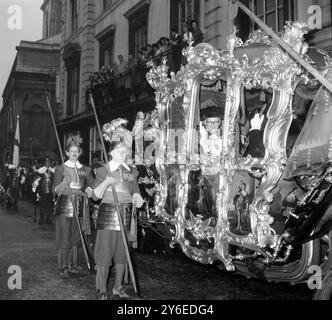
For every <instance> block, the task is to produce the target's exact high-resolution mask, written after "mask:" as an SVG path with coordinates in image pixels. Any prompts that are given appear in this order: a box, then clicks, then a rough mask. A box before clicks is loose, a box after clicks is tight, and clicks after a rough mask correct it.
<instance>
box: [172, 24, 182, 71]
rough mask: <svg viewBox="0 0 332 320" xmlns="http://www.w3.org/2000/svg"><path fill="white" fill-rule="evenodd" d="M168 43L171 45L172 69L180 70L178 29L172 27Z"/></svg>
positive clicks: (180, 49) (180, 40)
mask: <svg viewBox="0 0 332 320" xmlns="http://www.w3.org/2000/svg"><path fill="white" fill-rule="evenodd" d="M170 44H171V45H172V49H173V50H172V61H173V70H172V71H174V72H177V71H179V70H180V67H181V61H182V36H181V35H180V34H179V33H178V30H177V29H175V28H173V29H172V31H171V40H170Z"/></svg>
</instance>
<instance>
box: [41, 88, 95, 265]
mask: <svg viewBox="0 0 332 320" xmlns="http://www.w3.org/2000/svg"><path fill="white" fill-rule="evenodd" d="M45 96H46V101H47V106H48V109H49V111H50V115H51V119H52V124H53V127H54V132H55V136H56V140H57V142H58V147H59V152H60V157H61V162H62V163H63V164H64V156H63V152H62V148H61V144H60V139H59V135H58V131H57V128H56V124H55V120H54V116H53V111H52V108H51V103H50V100H49V97H48V93H47V91H45ZM64 174H65V175H66V176H67V177H68V178H69V181H70V177H69V175H68V172H67V171H66V169H65V168H64ZM67 189H68V193H69V197H70V200H71V203H72V205H73V211H74V216H75V219H76V222H77V227H78V230H79V234H80V239H81V242H82V247H83V251H84V257H85V260H86V264H87V266H88V269H89V270H91V266H90V261H89V257H88V251H87V248H86V244H85V241H84V237H83V232H82V227H81V224H80V220H79V218H78V212H77V207H76V204H75V201H74V196H73V193H72V191H71V188H70V183H69V182H67Z"/></svg>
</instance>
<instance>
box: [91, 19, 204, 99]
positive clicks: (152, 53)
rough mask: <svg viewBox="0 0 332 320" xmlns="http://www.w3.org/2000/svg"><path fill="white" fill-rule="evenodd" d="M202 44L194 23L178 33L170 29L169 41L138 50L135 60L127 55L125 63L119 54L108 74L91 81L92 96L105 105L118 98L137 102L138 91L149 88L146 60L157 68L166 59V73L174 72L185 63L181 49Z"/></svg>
mask: <svg viewBox="0 0 332 320" xmlns="http://www.w3.org/2000/svg"><path fill="white" fill-rule="evenodd" d="M202 41H203V33H202V32H201V30H200V29H199V26H198V23H197V21H196V20H192V21H191V22H190V23H188V22H184V23H183V24H182V32H181V33H179V32H178V30H177V29H175V28H173V29H172V30H171V34H170V37H169V38H168V37H161V38H160V39H159V40H158V41H157V42H155V43H153V44H147V45H146V46H144V47H142V48H140V50H139V52H138V54H137V56H136V57H134V56H133V55H131V54H129V55H128V59H127V60H126V59H125V58H124V56H123V55H122V54H119V55H118V57H117V61H114V62H113V63H112V64H111V65H110V74H109V75H107V76H105V75H100V74H99V75H97V76H96V79H95V78H93V80H92V82H93V83H95V84H97V85H96V86H95V85H92V86H93V87H95V90H94V91H95V93H96V94H94V96H95V97H96V99H102V100H103V101H100V102H98V103H101V104H108V103H110V102H111V101H114V100H119V99H120V100H122V99H129V100H130V101H134V100H135V99H137V95H138V92H140V91H142V88H145V87H148V84H147V81H146V72H147V63H148V62H149V61H153V62H154V63H155V64H157V65H158V64H160V62H161V59H162V58H163V57H166V58H167V64H168V66H169V71H170V72H171V71H173V72H177V71H178V70H179V69H180V68H181V65H184V64H186V60H185V57H183V55H182V51H183V49H185V48H187V47H188V46H189V44H190V43H192V44H193V46H196V45H197V44H199V43H201V42H202ZM102 79H106V80H107V88H106V87H105V88H103V85H102V83H103V82H104V81H103V80H102ZM100 83H101V84H100ZM98 84H100V85H98ZM105 84H106V83H105ZM105 90H106V91H107V92H106V91H105Z"/></svg>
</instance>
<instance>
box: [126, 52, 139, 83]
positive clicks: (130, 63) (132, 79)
mask: <svg viewBox="0 0 332 320" xmlns="http://www.w3.org/2000/svg"><path fill="white" fill-rule="evenodd" d="M136 66H137V60H136V59H135V58H134V57H133V55H132V54H129V55H128V65H127V67H128V71H129V73H128V77H127V80H126V88H128V89H133V87H134V85H135V68H136Z"/></svg>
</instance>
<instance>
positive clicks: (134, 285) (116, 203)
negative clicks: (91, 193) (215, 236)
mask: <svg viewBox="0 0 332 320" xmlns="http://www.w3.org/2000/svg"><path fill="white" fill-rule="evenodd" d="M89 96H90V100H91V105H92V109H93V113H94V116H95V119H96V124H97V128H98V132H99V137H100V141H101V145H102V148H103V152H104V157H105V161H106V163H107V161H108V156H107V152H106V147H105V143H104V139H103V135H102V132H101V128H100V122H99V118H98V115H97V110H96V105H95V101H94V99H93V96H92V93H91V91H90V92H89ZM111 188H112V194H113V199H114V204H115V207H116V212H117V215H118V220H119V223H120V231H121V235H122V240H123V244H124V247H125V252H126V258H127V263H128V267H129V273H130V278H131V281H132V283H133V287H134V290H135V292H136V294H138V295H139V292H138V289H137V283H136V278H135V272H134V268H133V264H132V261H131V257H130V252H129V247H128V241H127V237H126V234H125V231H124V224H123V220H122V214H121V213H122V208H121V207H120V205H119V200H118V196H117V193H116V190H115V187H114V184H111Z"/></svg>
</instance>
